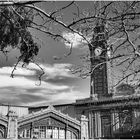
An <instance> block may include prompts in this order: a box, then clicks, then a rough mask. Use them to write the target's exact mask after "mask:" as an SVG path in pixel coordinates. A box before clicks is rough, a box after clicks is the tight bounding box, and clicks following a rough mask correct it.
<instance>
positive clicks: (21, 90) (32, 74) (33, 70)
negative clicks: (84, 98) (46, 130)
mask: <svg viewBox="0 0 140 140" xmlns="http://www.w3.org/2000/svg"><path fill="white" fill-rule="evenodd" d="M70 65H71V64H53V65H50V64H40V66H41V67H42V68H43V69H44V71H45V72H46V74H45V76H44V77H46V79H43V80H42V82H41V85H40V86H37V85H36V83H37V82H39V81H38V79H37V77H36V74H37V72H38V71H39V70H40V69H39V68H38V67H36V66H35V65H34V64H30V65H29V68H28V69H25V68H21V65H18V67H17V70H16V71H15V72H16V73H15V77H14V78H11V77H10V74H11V70H12V69H13V67H2V68H0V103H7V104H8V103H9V104H15V105H32V104H36V103H44V102H45V103H48V104H49V103H59V102H60V103H62V102H65V103H66V102H69V101H73V100H75V99H76V98H77V97H78V94H79V95H80V93H79V91H77V90H76V89H74V87H73V86H71V85H70V84H69V83H68V82H65V81H68V80H69V79H71V78H74V79H75V77H74V76H73V75H72V74H71V73H70V71H69V69H68V68H67V67H68V66H70ZM58 78H59V79H60V81H61V83H58V82H59V81H58V82H50V80H47V79H53V80H54V81H55V79H58ZM63 78H64V79H65V80H61V79H63ZM68 97H69V98H68ZM79 97H80V96H79Z"/></svg>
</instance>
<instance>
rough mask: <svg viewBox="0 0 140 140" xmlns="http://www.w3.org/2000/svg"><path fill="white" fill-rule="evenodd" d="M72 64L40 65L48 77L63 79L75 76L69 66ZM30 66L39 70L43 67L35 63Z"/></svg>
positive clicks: (31, 68)
mask: <svg viewBox="0 0 140 140" xmlns="http://www.w3.org/2000/svg"><path fill="white" fill-rule="evenodd" d="M71 66H72V65H71V64H63V63H62V64H53V65H50V64H40V67H41V68H42V69H43V70H44V72H45V74H44V75H46V78H47V79H55V78H58V77H59V79H63V78H74V77H75V76H74V75H73V74H71V72H70V70H69V67H71ZM28 68H29V69H30V70H38V71H40V70H41V69H40V68H39V67H37V66H36V65H35V64H33V63H30V64H29V66H28Z"/></svg>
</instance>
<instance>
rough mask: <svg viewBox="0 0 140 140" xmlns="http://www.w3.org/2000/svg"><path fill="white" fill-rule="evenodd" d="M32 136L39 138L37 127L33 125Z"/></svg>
mask: <svg viewBox="0 0 140 140" xmlns="http://www.w3.org/2000/svg"><path fill="white" fill-rule="evenodd" d="M33 138H39V127H34V129H33Z"/></svg>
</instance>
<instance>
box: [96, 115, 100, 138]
mask: <svg viewBox="0 0 140 140" xmlns="http://www.w3.org/2000/svg"><path fill="white" fill-rule="evenodd" d="M101 136H102V135H101V114H100V112H95V137H96V138H100V137H101Z"/></svg>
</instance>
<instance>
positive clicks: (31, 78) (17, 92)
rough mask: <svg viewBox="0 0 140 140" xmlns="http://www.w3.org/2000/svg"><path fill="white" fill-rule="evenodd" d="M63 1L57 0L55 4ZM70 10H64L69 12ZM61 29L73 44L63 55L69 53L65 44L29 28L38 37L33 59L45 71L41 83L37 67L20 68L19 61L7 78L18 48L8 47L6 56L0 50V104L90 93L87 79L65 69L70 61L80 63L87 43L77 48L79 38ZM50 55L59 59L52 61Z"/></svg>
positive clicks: (54, 101)
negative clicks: (12, 74)
mask: <svg viewBox="0 0 140 140" xmlns="http://www.w3.org/2000/svg"><path fill="white" fill-rule="evenodd" d="M65 3H66V2H61V3H58V6H61V5H63V4H65ZM79 4H81V6H82V7H84V8H85V9H87V3H83V2H79ZM56 5H57V4H56ZM41 6H42V7H43V8H44V9H45V10H46V11H49V10H50V9H51V7H48V5H43V4H42V5H41ZM72 10H73V9H70V10H69V11H67V12H68V13H69V12H72ZM68 13H66V14H68ZM70 18H71V17H69V18H68V19H67V20H70ZM61 32H62V35H63V36H64V37H65V38H67V39H69V40H70V41H72V43H73V50H72V54H71V55H70V56H68V57H64V54H67V53H68V52H69V49H68V48H69V44H67V43H64V42H61V41H60V42H55V41H54V40H53V39H51V38H48V37H47V36H46V35H44V34H41V33H38V32H36V31H32V33H33V35H34V36H37V37H39V39H40V40H41V41H40V42H39V41H38V42H39V43H40V44H41V49H40V51H39V55H38V57H37V58H36V60H37V62H38V64H39V65H40V66H41V68H43V70H44V72H45V74H44V75H43V78H42V81H41V85H39V80H38V74H39V73H40V69H39V68H38V67H37V66H36V65H35V64H33V63H30V64H29V65H28V66H27V68H22V63H20V64H19V65H18V66H17V68H16V70H15V72H14V78H11V77H10V74H11V72H12V70H13V67H14V65H15V63H16V61H17V57H18V56H19V52H18V50H15V49H14V50H11V51H10V53H9V55H8V58H7V59H6V57H5V56H4V54H2V53H0V57H1V59H0V103H2V104H10V105H23V106H35V105H44V104H46V105H48V104H65V103H72V102H75V100H76V99H82V98H87V97H89V96H90V91H89V89H90V88H89V78H87V79H82V78H80V77H78V76H77V75H73V74H72V73H71V72H70V70H69V69H68V67H70V66H72V65H73V64H79V63H80V59H79V55H80V54H82V53H83V52H85V51H87V46H84V48H82V47H80V46H81V43H80V42H81V38H80V37H79V36H78V35H76V34H75V35H73V34H71V33H69V32H67V31H65V30H64V29H63V30H62V31H61ZM54 56H58V57H61V58H62V59H60V60H54Z"/></svg>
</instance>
